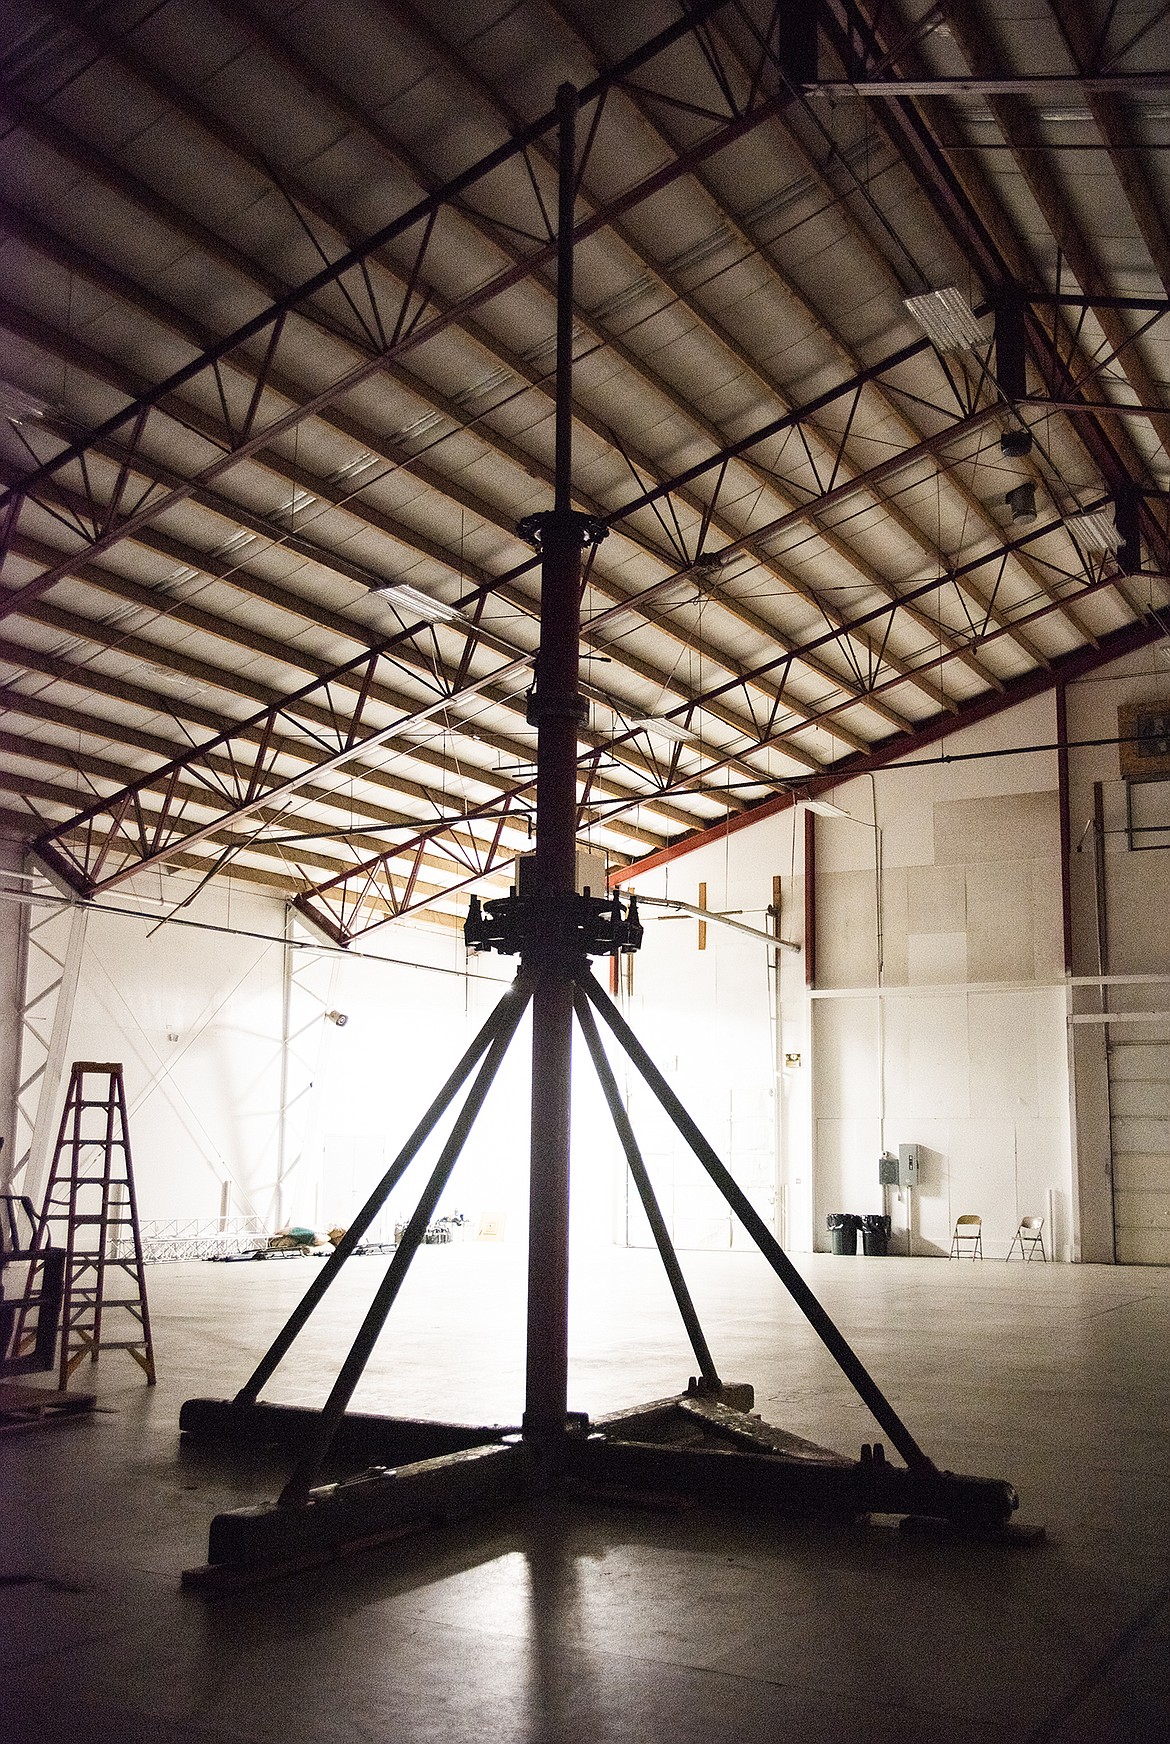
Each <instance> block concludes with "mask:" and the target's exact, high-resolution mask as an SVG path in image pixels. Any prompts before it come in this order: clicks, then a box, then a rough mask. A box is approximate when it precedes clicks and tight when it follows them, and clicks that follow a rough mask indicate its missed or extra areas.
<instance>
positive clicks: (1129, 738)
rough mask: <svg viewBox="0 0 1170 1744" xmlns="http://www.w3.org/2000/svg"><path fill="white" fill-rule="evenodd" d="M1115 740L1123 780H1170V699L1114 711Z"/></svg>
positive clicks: (1142, 703)
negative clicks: (1115, 715)
mask: <svg viewBox="0 0 1170 1744" xmlns="http://www.w3.org/2000/svg"><path fill="white" fill-rule="evenodd" d="M1117 737H1118V740H1119V741H1120V743H1119V745H1118V752H1119V754H1120V760H1121V773H1122V775H1123V776H1124V778H1125V780H1126V781H1166V780H1168V779H1170V698H1163V699H1160V700H1157V701H1151V702H1139V703H1126V704H1124V705H1123V706H1122V707H1121V708H1119V709H1118V711H1117Z"/></svg>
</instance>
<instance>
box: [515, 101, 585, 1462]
mask: <svg viewBox="0 0 1170 1744" xmlns="http://www.w3.org/2000/svg"><path fill="white" fill-rule="evenodd" d="M557 113H558V116H559V120H560V165H559V168H560V180H559V198H558V212H557V378H556V498H555V507H554V509H553V512H552V514H550V515H542V516H540V517H539V522H540V533H539V542H540V550H541V605H540V649H539V653H538V656H537V664H536V683H535V686H534V692H533V698H532V710H533V714H534V716H535V719H536V728H537V749H536V769H537V796H536V854H535V864H534V879H533V883H534V891H533V895H534V898H535V902H536V905H537V915H538V920H537V925H536V929H535V936H534V938H533V941H532V943H531V945H530V947H529V949H528V950H527V951H526V953H525V957H526V961H525V967H526V968H528V969H529V970H530V972H531V976H532V981H533V998H532V1133H531V1158H530V1180H529V1235H528V1345H527V1374H526V1389H525V1402H524V1434H525V1437H526V1438H527V1439H529V1440H533V1441H540V1442H543V1443H548V1442H550V1441H555V1440H557V1439H558V1438H559V1437H561V1436H562V1435H563V1434H564V1429H565V1416H566V1411H567V1407H568V1369H569V1086H570V1077H571V1072H572V1048H573V969H574V964H573V961H572V958H571V955H570V954H569V953H568V952H567V950H566V934H567V922H568V918H569V905H570V903H571V901H572V897H573V893H574V891H575V888H576V870H577V857H576V856H577V734H578V731H579V728H580V723H581V716H582V700H581V696H580V693H579V691H578V688H577V685H578V676H579V668H580V619H581V545H582V540H583V538H584V537H585V534H584V531H583V520H584V518H583V517H581V516H577V515H575V514H574V513H573V507H572V419H573V207H574V198H575V193H576V116H577V93H576V90H575V89H574V88H573V86H572V85H562V86H561V87H560V89H559V90H558V92H557Z"/></svg>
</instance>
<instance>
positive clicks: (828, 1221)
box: [825, 1211, 861, 1254]
mask: <svg viewBox="0 0 1170 1744" xmlns="http://www.w3.org/2000/svg"><path fill="white" fill-rule="evenodd" d="M860 1224H861V1219H860V1218H859V1217H854V1215H853V1213H852V1212H851V1211H830V1213H829V1215H828V1216H827V1217H826V1218H825V1227H826V1228H827V1230H828V1231H829V1234H830V1236H831V1237H832V1241H833V1252H834V1253H835V1254H855V1253H856V1252H857V1231H858V1229H859V1227H860Z"/></svg>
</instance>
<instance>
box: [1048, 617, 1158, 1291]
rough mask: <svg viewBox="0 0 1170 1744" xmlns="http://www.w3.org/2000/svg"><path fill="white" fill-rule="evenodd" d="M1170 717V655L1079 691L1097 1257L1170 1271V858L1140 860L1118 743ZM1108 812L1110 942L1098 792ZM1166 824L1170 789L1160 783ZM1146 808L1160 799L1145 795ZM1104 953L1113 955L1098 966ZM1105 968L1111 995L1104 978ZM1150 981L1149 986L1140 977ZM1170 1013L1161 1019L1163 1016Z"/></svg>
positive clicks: (1078, 1102) (1082, 1024)
mask: <svg viewBox="0 0 1170 1744" xmlns="http://www.w3.org/2000/svg"><path fill="white" fill-rule="evenodd" d="M1144 703H1151V704H1161V706H1162V707H1167V706H1170V662H1168V655H1167V648H1166V645H1165V644H1163V645H1162V646H1160V647H1154V648H1150V649H1146V650H1143V651H1142V652H1140V653H1137V654H1133V655H1130V656H1128V657H1127V658H1125V659H1123V660H1119V661H1115V662H1114V663H1113V664H1112V665H1110V666H1108V667H1103V668H1102V669H1101V670H1100V671H1099V672H1096V673H1093V674H1091V675H1090V676H1089V677H1087V678H1085V679H1083V680H1081V681H1080V682H1078V683H1077V684H1074V685H1070V686H1069V689H1068V693H1067V716H1068V734H1069V739H1070V741H1072V743H1073V747H1074V748H1073V749H1072V750H1071V751H1070V753H1069V816H1070V823H1071V829H1072V841H1073V846H1074V850H1075V849H1076V848H1077V847H1078V844H1079V852H1078V851H1074V853H1073V854H1072V856H1071V865H1070V875H1071V895H1072V919H1073V940H1072V942H1073V963H1072V967H1073V972H1074V976H1075V977H1076V978H1077V982H1078V983H1079V984H1078V985H1076V986H1075V987H1074V1022H1073V1024H1072V1026H1071V1032H1072V1038H1073V1061H1074V1068H1075V1074H1074V1085H1075V1114H1076V1137H1077V1157H1078V1177H1079V1189H1080V1210H1081V1223H1082V1229H1083V1238H1084V1251H1085V1257H1086V1258H1089V1259H1094V1260H1104V1261H1110V1260H1112V1259H1114V1258H1116V1259H1117V1260H1119V1261H1121V1262H1122V1263H1129V1264H1141V1263H1155V1264H1161V1265H1166V1264H1170V1018H1168V1017H1167V1016H1166V1013H1167V1012H1170V928H1167V926H1166V922H1165V916H1166V915H1167V914H1168V913H1170V850H1167V848H1166V847H1165V846H1161V847H1156V848H1154V849H1153V850H1152V851H1151V850H1143V851H1134V850H1132V849H1131V848H1130V847H1129V844H1128V841H1127V836H1126V805H1125V783H1124V782H1123V780H1122V778H1121V768H1120V760H1119V754H1118V748H1117V745H1116V744H1109V743H1106V744H1098V745H1093V744H1085V743H1083V741H1085V740H1094V739H1104V740H1109V739H1112V738H1114V737H1115V735H1116V734H1117V732H1118V709H1119V708H1120V707H1121V706H1122V705H1124V704H1144ZM1098 782H1099V783H1100V784H1101V790H1102V800H1103V808H1104V818H1103V821H1104V826H1105V835H1104V856H1103V861H1104V864H1103V872H1104V876H1103V880H1102V890H1101V896H1102V916H1103V921H1104V926H1103V938H1102V939H1101V940H1100V941H1099V939H1098V924H1097V888H1096V886H1097V879H1096V876H1095V860H1096V856H1095V853H1094V836H1093V829H1092V822H1093V814H1094V786H1095V784H1096V783H1098ZM1158 787H1159V789H1160V790H1161V792H1160V797H1161V801H1162V809H1163V813H1164V812H1165V807H1166V800H1167V796H1168V795H1170V789H1168V788H1167V787H1166V786H1165V785H1164V784H1161V783H1159V784H1158ZM1144 797H1145V798H1146V799H1147V800H1148V801H1151V802H1152V801H1153V800H1154V799H1155V798H1157V797H1159V795H1156V794H1155V792H1154V790H1153V789H1146V790H1145V794H1144ZM1099 946H1100V947H1101V954H1099ZM1102 955H1103V958H1104V967H1105V969H1107V971H1108V973H1109V975H1110V977H1111V978H1112V980H1111V983H1110V984H1108V985H1106V986H1105V987H1102V985H1101V984H1100V982H1099V980H1097V979H1096V978H1098V977H1099V976H1100V973H1101V970H1102V966H1103V965H1102ZM1134 977H1137V978H1138V979H1133V978H1134ZM1159 1014H1161V1015H1159Z"/></svg>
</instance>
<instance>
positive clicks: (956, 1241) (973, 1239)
mask: <svg viewBox="0 0 1170 1744" xmlns="http://www.w3.org/2000/svg"><path fill="white" fill-rule="evenodd" d="M965 1241H966V1242H970V1244H971V1258H972V1259H973V1260H981V1259H982V1258H983V1219H982V1218H981V1217H977V1216H976V1215H975V1213H974V1212H973V1211H965V1212H964V1213H963V1215H962V1217H957V1218H956V1219H955V1233H954V1235H952V1237H951V1258H952V1259H953V1260H955V1259H958V1258H959V1257H960V1255H961V1254H962V1252H963V1243H964V1242H965Z"/></svg>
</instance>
